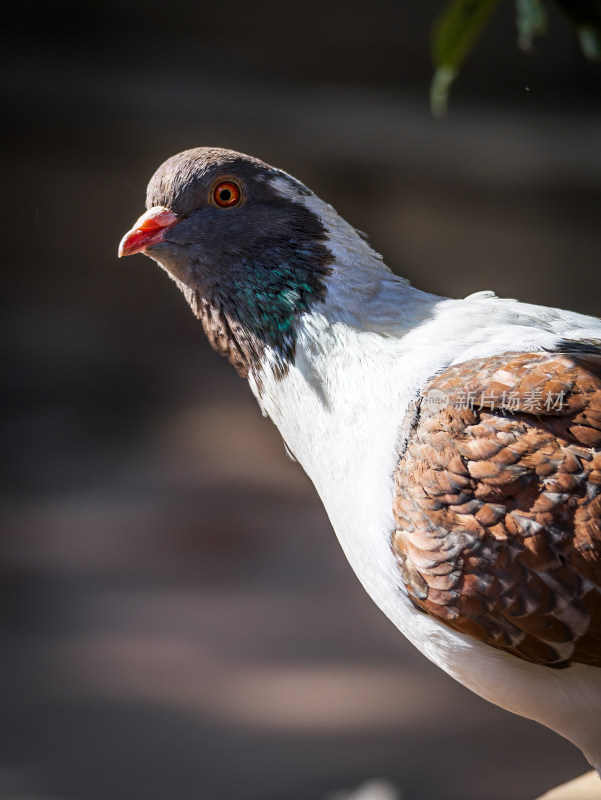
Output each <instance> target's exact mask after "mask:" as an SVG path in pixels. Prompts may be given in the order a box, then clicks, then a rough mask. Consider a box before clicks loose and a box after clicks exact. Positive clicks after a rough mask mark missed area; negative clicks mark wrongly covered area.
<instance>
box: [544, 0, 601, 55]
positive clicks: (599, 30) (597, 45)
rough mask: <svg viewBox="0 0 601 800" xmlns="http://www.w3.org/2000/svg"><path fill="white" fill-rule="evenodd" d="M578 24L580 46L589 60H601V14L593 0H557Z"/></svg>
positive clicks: (568, 15) (564, 11)
mask: <svg viewBox="0 0 601 800" xmlns="http://www.w3.org/2000/svg"><path fill="white" fill-rule="evenodd" d="M555 2H556V4H557V5H558V6H559V8H560V9H561V10H562V11H563V13H564V15H565V16H566V17H567V18H568V19H569V20H570V22H571V23H572V24H573V25H575V26H576V29H577V31H578V38H579V40H580V48H581V50H582V52H583V53H584V55H585V56H586V58H588V59H589V61H601V15H600V14H599V12H598V10H597V8H596V6H595V4H594V2H593V0H555Z"/></svg>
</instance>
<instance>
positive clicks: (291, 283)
mask: <svg viewBox="0 0 601 800" xmlns="http://www.w3.org/2000/svg"><path fill="white" fill-rule="evenodd" d="M310 196H313V195H312V193H311V192H310V191H309V190H308V189H307V188H306V187H305V186H303V184H302V183H300V182H299V181H297V180H296V179H294V178H292V177H291V176H290V175H288V174H287V173H285V172H282V171H280V170H277V169H274V168H273V167H270V166H268V165H267V164H265V163H263V162H262V161H259V160H258V159H256V158H252V157H250V156H245V155H242V154H240V153H236V152H233V151H231V150H222V149H215V148H203V147H201V148H196V149H194V150H187V151H185V152H183V153H178V154H177V155H175V156H172V157H171V158H169V159H168V160H167V161H165V163H164V164H162V165H161V166H160V167H159V169H158V170H157V171H156V172H155V174H154V175H153V177H152V179H151V181H150V183H149V185H148V192H147V196H146V208H147V209H148V210H147V211H146V213H145V214H143V215H142V216H141V217H140V219H139V220H138V221H137V222H136V223H135V225H134V227H133V228H132V229H131V230H130V231H129V232H128V233H127V234H126V235H125V236H124V237H123V239H122V241H121V244H120V247H119V255H120V256H126V255H132V254H133V253H144V254H145V255H147V256H150V258H152V259H154V260H155V261H157V262H158V263H159V264H160V266H161V267H163V269H165V270H166V271H167V272H168V273H169V274H170V276H171V277H172V278H173V279H174V280H175V282H176V283H177V284H178V285H179V287H180V289H181V290H182V291H183V293H184V295H185V297H186V299H187V300H188V303H189V304H190V306H191V308H192V310H193V311H194V313H195V314H196V316H197V317H199V318H200V319H201V321H202V323H203V326H204V329H205V332H206V334H207V336H208V338H209V341H210V342H211V344H212V346H213V347H214V348H215V349H216V350H217V351H218V352H220V353H221V354H222V355H225V356H227V357H228V358H229V360H230V361H231V362H232V363H233V364H234V366H235V367H236V369H237V370H238V372H239V373H240V374H242V375H248V374H249V372H254V373H255V374H256V371H257V367H258V365H259V364H260V362H261V359H262V358H263V356H264V355H265V351H266V349H267V348H269V352H270V358H271V360H272V362H273V364H274V366H275V368H276V370H277V371H279V372H281V373H282V374H284V373H285V371H286V368H287V366H288V364H289V363H290V362H291V361H292V360H293V358H294V350H295V338H296V334H295V322H296V320H297V319H298V317H299V316H300V315H301V314H302V313H303V312H306V311H308V310H310V309H311V308H312V307H314V305H315V304H317V303H320V302H323V300H324V298H325V294H326V283H325V278H326V277H327V275H328V274H329V273H330V270H331V266H330V265H331V263H332V262H333V256H332V254H331V252H330V250H329V249H328V237H327V231H326V229H325V227H324V224H323V222H322V221H321V220H320V217H319V215H318V214H317V213H315V211H313V210H311V208H309V207H308V206H307V205H306V204H305V203H304V202H303V198H307V197H310Z"/></svg>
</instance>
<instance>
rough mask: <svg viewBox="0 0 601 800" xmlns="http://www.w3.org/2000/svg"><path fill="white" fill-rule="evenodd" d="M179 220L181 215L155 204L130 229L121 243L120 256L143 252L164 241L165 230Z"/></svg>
mask: <svg viewBox="0 0 601 800" xmlns="http://www.w3.org/2000/svg"><path fill="white" fill-rule="evenodd" d="M178 222H179V217H178V216H176V215H175V214H174V213H173V211H169V209H168V208H163V206H154V208H150V209H149V210H148V211H147V212H146V213H145V214H142V216H141V217H140V219H139V220H138V221H137V222H136V224H135V225H134V227H133V228H132V229H131V230H130V231H128V232H127V233H126V234H125V236H124V237H123V239H121V243H120V244H119V253H118V255H119V258H121V257H122V256H133V254H134V253H142V252H144V250H146V248H147V247H150V245H152V244H157V242H162V241H163V239H164V237H165V231H168V230H169V228H173V226H174V225H177V223H178Z"/></svg>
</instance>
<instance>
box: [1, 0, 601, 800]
mask: <svg viewBox="0 0 601 800" xmlns="http://www.w3.org/2000/svg"><path fill="white" fill-rule="evenodd" d="M370 5H371V4H370ZM417 6H420V8H419V10H416V7H417ZM437 7H438V4H437V3H424V4H423V5H420V4H405V5H404V4H402V3H401V4H398V5H397V6H394V8H393V6H392V4H384V3H380V4H375V5H374V6H373V8H370V11H369V13H368V12H367V11H366V10H365V9H364V8H363V7H361V8H359V7H358V8H357V9H353V8H352V7H348V6H344V7H343V6H342V5H338V6H337V5H331V6H328V5H327V4H326V5H323V4H322V5H320V6H319V7H318V6H317V5H316V4H315V5H312V4H309V5H307V7H306V8H305V9H304V10H303V12H302V13H301V11H300V10H299V11H295V10H294V9H291V10H289V12H288V13H289V17H287V18H286V19H285V20H284V19H283V18H280V17H279V16H278V11H277V7H276V6H275V5H274V6H270V5H265V6H254V7H252V9H250V10H249V8H248V7H246V6H243V5H242V4H236V3H234V4H233V5H229V6H227V7H217V6H212V5H208V4H205V5H202V4H200V5H199V6H197V7H196V6H195V7H194V9H195V10H194V11H192V10H191V9H192V5H188V4H185V3H182V4H181V6H180V7H179V8H178V7H174V8H173V9H171V10H170V11H169V12H168V13H167V12H165V13H161V8H162V7H161V6H159V5H158V4H153V3H148V4H146V5H145V6H142V5H141V4H140V5H137V4H130V5H122V6H118V5H117V4H114V5H111V4H110V3H109V4H108V6H107V5H105V6H103V7H102V8H96V7H95V6H93V7H92V8H91V11H92V12H93V13H92V14H91V17H90V18H91V19H92V20H93V24H91V25H87V24H86V22H85V20H84V19H83V18H82V17H81V16H79V17H78V16H76V15H74V14H69V13H67V12H64V13H62V12H60V11H56V10H55V12H54V15H53V17H52V19H50V18H49V17H48V12H47V10H45V9H44V7H43V6H41V5H40V6H36V5H35V4H34V5H33V6H28V7H27V13H26V12H25V11H22V12H21V16H19V15H18V14H17V16H16V17H15V21H13V22H14V24H13V26H12V27H9V29H8V30H9V31H10V35H9V36H7V41H6V47H5V48H4V58H5V60H6V63H5V70H4V72H3V75H4V76H5V77H4V82H3V87H2V92H3V94H2V96H3V109H4V111H5V115H6V118H7V120H9V121H10V124H7V125H6V127H5V129H4V132H3V136H4V148H3V153H4V159H3V165H2V170H3V178H4V182H5V186H6V187H8V191H6V192H5V198H4V199H5V202H6V204H7V210H6V214H5V217H4V219H5V220H6V219H9V220H10V223H9V227H8V228H6V227H5V237H4V259H3V265H4V269H3V293H2V299H3V301H4V303H3V306H4V308H3V312H2V317H1V326H2V333H3V338H2V347H3V355H4V359H3V375H4V392H3V396H2V403H3V412H4V413H3V415H2V448H3V452H4V456H5V458H4V462H5V474H4V476H3V483H2V494H3V509H2V512H1V519H0V522H1V531H2V534H1V539H0V591H1V592H2V595H3V596H2V603H1V604H0V635H1V637H2V638H1V640H2V652H3V656H2V659H1V660H0V675H1V680H0V687H1V688H0V707H1V715H0V800H131V799H132V798H138V797H140V798H144V800H164V799H165V798H169V800H198V798H211V800H230V798H231V799H233V798H236V800H238V799H240V800H242V799H244V800H318V798H323V797H325V796H326V795H327V794H328V793H332V792H334V791H336V790H341V789H345V788H349V787H352V786H355V785H359V784H361V783H362V782H364V781H366V780H368V779H371V778H378V777H381V778H385V779H387V780H390V781H391V782H392V783H394V784H395V785H396V786H398V787H400V788H401V789H402V791H403V798H404V800H482V798H487V800H501V798H507V797H511V798H512V800H526V799H527V798H532V797H534V796H536V795H537V794H540V793H541V792H542V791H544V790H545V789H547V788H550V787H551V786H553V785H555V784H556V783H559V782H561V781H563V780H568V779H569V778H571V777H573V776H575V775H576V774H578V773H579V772H582V771H583V770H584V768H585V764H584V762H583V759H582V757H581V756H580V754H579V753H578V752H577V751H576V750H575V749H574V748H572V747H571V746H570V745H569V744H567V743H565V742H563V741H562V740H560V739H559V738H558V737H556V736H555V735H553V734H552V733H550V732H548V731H546V730H544V729H543V728H540V727H539V726H536V725H534V724H533V723H530V722H526V721H524V720H520V719H518V718H515V717H512V716H510V715H509V714H507V713H505V712H502V711H500V710H499V709H495V708H493V707H492V706H490V705H488V704H486V703H484V701H481V700H479V699H478V698H476V697H475V696H473V695H471V694H470V693H469V692H467V691H466V690H464V689H463V688H462V687H460V686H458V685H457V684H455V683H454V682H453V681H451V679H450V678H447V677H446V676H445V675H443V674H442V673H441V672H440V671H438V670H437V669H436V668H435V667H434V666H432V665H431V664H429V663H428V662H427V661H426V660H425V659H424V658H423V657H422V656H420V655H419V654H418V653H417V652H416V651H414V650H413V649H412V648H411V647H410V645H408V644H407V643H406V642H405V641H404V640H403V639H402V637H401V636H400V635H399V634H397V632H396V631H395V630H394V629H393V628H392V626H391V625H390V624H389V623H388V622H387V621H386V620H385V619H384V618H383V617H382V615H381V614H380V612H379V611H378V610H377V609H376V608H375V607H374V606H373V605H372V604H371V601H369V599H368V598H367V597H366V596H365V595H364V593H363V591H362V589H361V588H360V586H359V584H358V582H357V581H356V579H355V578H354V576H353V575H352V573H351V571H350V568H349V567H348V566H347V565H346V563H345V561H344V559H343V556H342V553H341V551H340V550H339V547H338V545H337V542H336V541H335V537H334V535H333V533H332V531H331V529H330V527H329V523H328V521H327V519H326V517H325V514H324V512H323V510H322V508H321V506H320V504H319V501H318V499H317V498H316V496H315V493H314V491H313V489H312V487H311V486H310V485H309V483H308V481H307V479H306V478H305V477H304V475H303V473H302V471H301V470H300V468H299V467H298V466H297V465H295V464H293V463H292V462H290V461H288V460H287V458H286V456H285V454H284V450H283V447H282V445H281V443H280V441H279V438H278V435H277V433H276V431H275V430H274V429H273V427H272V426H271V424H270V423H269V422H268V421H266V420H263V419H262V418H261V416H260V414H259V412H258V410H257V409H256V407H255V404H254V401H253V400H252V398H251V396H250V392H249V390H248V388H247V387H246V385H245V384H244V383H243V382H242V381H240V380H239V379H238V378H236V376H235V375H234V374H233V371H232V370H231V368H230V367H229V366H228V365H227V364H226V363H225V362H223V361H222V360H221V359H219V358H218V357H217V356H215V355H213V353H211V352H210V350H209V348H208V346H207V345H206V343H205V342H204V339H203V335H202V331H201V330H200V326H199V323H198V322H196V321H195V320H194V319H193V317H192V315H191V314H190V313H189V311H188V309H187V307H186V305H185V303H184V301H183V299H182V298H181V297H180V295H179V293H178V292H177V291H176V289H175V288H174V287H173V285H172V284H171V283H170V282H169V281H167V280H166V279H165V276H164V274H162V273H161V272H160V271H159V270H158V269H157V268H156V266H154V265H153V263H152V262H151V261H149V260H147V259H144V258H143V257H141V256H140V257H138V258H136V259H131V260H128V261H127V262H125V263H119V262H117V260H116V257H115V254H116V247H117V244H118V241H119V239H120V237H121V235H122V234H123V233H124V232H125V230H127V229H128V228H129V227H130V224H131V223H132V222H133V221H134V220H135V219H136V218H137V216H138V215H139V214H140V213H141V211H142V210H143V202H144V189H145V184H146V182H147V180H148V178H149V177H150V175H151V173H152V171H153V170H154V169H155V168H156V166H158V164H159V163H160V162H161V161H162V160H163V159H164V158H165V157H167V156H168V155H170V154H171V153H173V152H175V151H177V150H179V149H183V148H186V147H191V146H196V145H199V144H218V145H222V146H228V147H233V148H236V149H240V150H243V151H245V152H251V153H253V154H255V155H258V156H260V157H262V158H264V159H265V160H267V161H270V162H272V163H275V164H277V165H278V166H280V167H284V168H285V169H288V170H289V171H290V172H292V173H293V174H295V175H297V177H299V178H301V179H302V180H304V181H305V182H306V183H307V184H308V185H310V186H311V187H312V188H313V189H315V190H316V191H317V192H318V193H319V194H320V195H322V196H323V197H325V198H327V199H328V200H330V201H331V202H332V203H333V204H334V205H335V206H336V207H337V208H338V210H339V211H340V212H341V213H343V214H344V215H345V216H346V217H347V218H348V219H349V221H351V222H352V223H353V224H355V225H356V226H357V227H359V228H361V229H362V230H364V231H367V232H368V233H369V235H370V238H371V241H372V243H373V244H374V246H375V247H376V248H377V249H379V250H380V251H382V252H383V253H384V255H385V257H386V260H387V263H389V264H390V266H391V267H393V268H394V269H396V270H397V271H399V272H400V273H402V274H404V275H406V276H407V277H409V278H410V279H411V280H412V281H413V282H414V283H415V284H417V285H419V286H420V287H422V288H425V289H428V290H431V291H436V292H437V293H440V294H449V295H452V296H461V295H464V294H467V293H469V292H471V291H475V290H478V289H489V288H492V289H495V290H497V291H498V292H499V293H500V294H505V295H512V296H516V295H517V296H519V297H520V298H521V299H525V300H530V301H533V302H541V303H547V304H551V305H560V306H564V307H571V308H574V309H577V310H581V311H585V312H588V313H593V314H595V313H597V312H598V305H599V304H598V297H599V289H600V288H601V287H600V283H601V272H600V271H599V269H598V266H599V235H600V234H599V211H600V200H601V189H600V186H601V182H600V178H601V156H600V151H599V141H601V115H600V114H599V107H598V79H599V69H598V68H595V67H591V68H588V67H586V65H583V64H582V63H581V61H580V57H579V55H578V53H577V50H576V45H575V43H574V42H573V41H572V38H571V36H570V35H568V33H565V34H564V32H563V28H562V27H561V25H560V24H559V21H558V20H557V19H554V20H553V21H554V27H553V32H552V36H551V39H550V40H549V41H548V43H547V44H545V45H542V44H541V48H540V50H541V52H540V53H539V56H538V57H537V59H536V60H530V59H527V58H526V57H525V56H521V55H520V54H517V53H515V52H514V51H513V49H512V38H511V37H512V36H513V32H512V30H511V26H510V21H508V18H504V17H502V18H501V23H500V26H499V28H498V32H497V29H495V32H494V34H491V36H490V37H489V39H488V40H487V41H488V45H485V46H484V47H483V48H481V49H480V51H479V55H478V54H476V55H475V56H474V63H472V65H471V68H470V67H468V69H467V71H466V75H465V78H464V79H462V83H461V84H460V86H458V90H457V92H456V93H455V95H454V97H453V105H452V114H451V117H450V119H449V120H447V121H446V122H445V123H444V124H439V123H435V122H433V120H432V119H431V118H430V116H429V114H428V111H427V107H426V95H427V87H426V82H427V78H428V63H427V42H426V40H427V31H428V27H429V23H430V21H431V18H432V16H433V14H434V12H435V10H436V8H437ZM88 12H90V9H88ZM236 15H238V16H236ZM341 20H343V23H342V22H341ZM476 56H477V57H476ZM477 58H479V59H480V60H479V61H478V60H477ZM591 70H592V71H591ZM595 70H596V71H595ZM595 81H596V82H597V83H595ZM526 85H528V86H529V88H530V89H531V91H529V92H527V93H526V92H525V86H526ZM595 92H597V94H595ZM593 99H596V102H593ZM234 498H235V499H234Z"/></svg>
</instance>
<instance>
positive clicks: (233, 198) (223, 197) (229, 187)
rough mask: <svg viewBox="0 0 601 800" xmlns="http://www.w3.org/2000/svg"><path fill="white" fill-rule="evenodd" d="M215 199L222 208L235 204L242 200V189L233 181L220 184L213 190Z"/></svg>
mask: <svg viewBox="0 0 601 800" xmlns="http://www.w3.org/2000/svg"><path fill="white" fill-rule="evenodd" d="M213 199H214V200H215V202H216V203H217V205H218V206H221V208H228V207H229V206H235V205H236V203H237V202H238V200H240V189H239V188H238V187H237V186H236V184H235V183H232V182H231V181H224V182H223V183H220V184H218V185H217V186H216V187H215V189H214V190H213Z"/></svg>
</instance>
